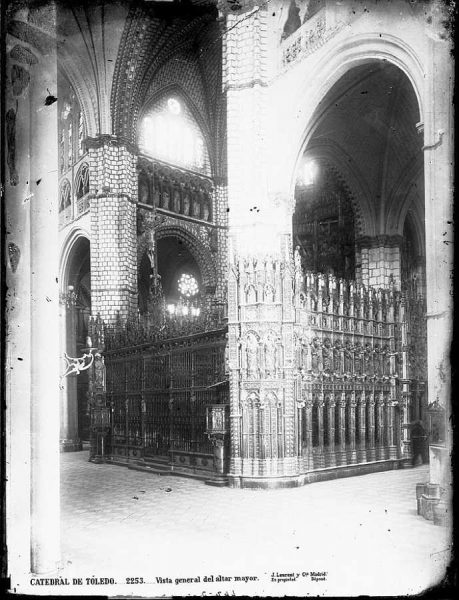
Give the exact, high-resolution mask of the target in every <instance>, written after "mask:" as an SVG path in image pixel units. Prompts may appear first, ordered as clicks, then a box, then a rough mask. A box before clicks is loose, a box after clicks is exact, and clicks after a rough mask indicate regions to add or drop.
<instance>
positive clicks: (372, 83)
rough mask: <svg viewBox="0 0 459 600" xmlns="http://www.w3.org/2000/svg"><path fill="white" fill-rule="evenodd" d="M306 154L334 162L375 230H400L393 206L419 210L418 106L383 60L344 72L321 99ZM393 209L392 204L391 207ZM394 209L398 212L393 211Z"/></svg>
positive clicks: (405, 83) (405, 80)
mask: <svg viewBox="0 0 459 600" xmlns="http://www.w3.org/2000/svg"><path fill="white" fill-rule="evenodd" d="M316 117H317V121H316V123H317V124H316V127H315V130H314V133H313V135H312V137H311V139H310V141H309V144H308V146H307V150H306V153H307V155H308V156H309V157H313V156H315V155H317V156H325V157H326V158H328V159H329V160H330V162H334V163H335V164H336V166H338V168H339V170H340V171H341V174H342V175H343V176H344V178H345V179H347V182H348V184H349V185H350V187H351V188H353V192H354V194H355V195H356V196H359V197H360V201H361V203H362V205H364V204H367V205H368V210H367V213H368V212H370V213H371V214H367V215H366V219H367V221H368V220H372V223H371V227H369V226H368V223H367V229H372V232H373V233H374V234H382V233H392V232H394V233H395V232H400V229H401V228H403V223H398V222H397V216H396V215H397V207H400V206H401V205H402V204H404V203H407V202H408V203H410V204H411V203H413V202H414V203H417V204H418V205H419V206H417V207H416V210H417V211H418V213H419V216H420V218H422V216H421V213H422V211H423V204H422V203H423V196H424V193H423V152H422V145H423V136H422V135H421V134H420V133H418V129H417V127H416V126H417V124H418V122H419V108H418V103H417V99H416V95H415V93H414V90H413V87H412V85H411V83H410V81H409V80H408V78H407V77H406V75H405V74H404V73H403V72H402V71H401V70H400V69H398V68H397V67H395V66H394V65H392V64H389V63H385V62H378V63H376V62H375V63H370V64H365V65H362V66H359V67H356V68H354V69H351V70H350V71H348V72H347V73H346V74H345V75H344V76H343V77H342V78H341V79H340V80H339V81H338V83H337V84H336V85H335V86H334V87H333V88H332V89H331V90H330V92H329V93H328V94H327V95H326V96H325V98H324V99H323V101H322V102H321V104H320V106H319V109H318V111H317V114H316ZM394 208H395V209H396V210H395V212H394ZM398 212H399V211H398Z"/></svg>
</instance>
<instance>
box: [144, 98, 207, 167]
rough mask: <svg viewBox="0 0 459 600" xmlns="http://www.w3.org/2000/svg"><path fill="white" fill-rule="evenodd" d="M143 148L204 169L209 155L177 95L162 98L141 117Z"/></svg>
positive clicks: (162, 157) (179, 164) (198, 130)
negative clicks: (175, 96)
mask: <svg viewBox="0 0 459 600" xmlns="http://www.w3.org/2000/svg"><path fill="white" fill-rule="evenodd" d="M139 146H140V148H141V150H142V151H143V152H145V153H146V154H149V155H151V156H154V157H155V158H159V159H160V160H164V161H165V162H169V163H172V164H175V165H178V166H183V167H187V168H189V169H193V170H198V171H206V170H207V163H208V158H207V155H206V148H205V144H204V139H203V136H202V133H201V131H200V129H199V127H198V126H197V124H196V123H195V121H194V119H193V118H192V116H191V114H190V112H189V111H188V109H187V107H186V106H185V105H184V104H183V103H182V102H181V101H180V100H178V99H177V98H174V97H169V98H167V99H165V100H163V101H162V102H161V103H160V104H159V105H157V106H156V107H155V108H154V109H153V110H151V111H149V112H148V113H147V114H146V115H145V116H144V118H143V119H142V121H141V126H140V135H139Z"/></svg>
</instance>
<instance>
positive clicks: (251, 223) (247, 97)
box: [220, 0, 301, 487]
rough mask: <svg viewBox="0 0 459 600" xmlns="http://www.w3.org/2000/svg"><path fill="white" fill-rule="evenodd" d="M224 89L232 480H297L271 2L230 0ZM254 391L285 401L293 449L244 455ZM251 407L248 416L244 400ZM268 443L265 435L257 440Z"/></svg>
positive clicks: (286, 223) (286, 224) (286, 220)
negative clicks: (277, 188)
mask: <svg viewBox="0 0 459 600" xmlns="http://www.w3.org/2000/svg"><path fill="white" fill-rule="evenodd" d="M220 8H221V11H222V12H223V13H224V14H223V15H222V16H223V20H225V21H226V31H227V33H226V35H225V36H224V38H223V89H224V91H225V93H226V99H227V121H228V126H227V131H228V139H227V147H228V209H229V212H228V219H229V223H228V225H229V246H230V247H229V263H230V275H229V278H228V329H229V331H228V344H229V356H230V365H229V368H230V406H231V411H230V419H231V424H232V425H231V457H230V472H229V481H230V485H233V486H244V485H251V486H253V485H256V486H258V487H261V486H269V487H273V486H277V485H279V486H280V485H286V484H287V482H289V483H288V484H289V485H291V484H292V482H294V483H293V484H294V485H296V484H297V483H298V475H299V474H300V472H299V466H300V462H301V461H300V457H299V454H298V431H297V421H296V418H295V413H296V398H295V395H296V394H295V386H294V374H293V367H294V356H293V322H294V310H293V294H292V289H293V257H292V245H291V237H290V233H291V202H290V201H289V196H288V194H283V195H280V196H279V195H277V194H276V193H275V192H274V191H273V190H270V189H268V184H267V180H268V176H267V175H268V166H267V165H268V162H267V158H266V153H267V143H266V136H267V135H268V130H269V127H268V123H267V118H266V111H267V108H268V96H269V90H268V87H269V82H268V78H267V71H266V62H267V20H268V13H269V10H268V7H267V6H260V5H256V3H255V2H253V1H252V0H242V1H241V2H240V5H239V6H238V7H237V8H236V7H233V8H234V9H235V10H231V9H230V8H229V5H228V4H227V3H221V5H220ZM251 397H258V398H259V401H260V402H261V403H264V404H265V405H266V406H273V405H276V406H278V405H280V406H281V412H282V424H283V427H282V432H281V433H279V434H278V437H282V447H283V449H284V456H282V457H281V456H272V457H268V456H266V457H265V456H261V455H260V453H259V446H260V444H254V449H255V450H254V451H255V456H253V457H252V458H251V459H250V460H248V459H246V458H244V457H241V456H240V451H239V443H240V436H241V428H242V429H244V427H245V426H246V424H245V422H244V419H250V418H252V417H253V414H252V412H251V411H253V410H254V409H253V408H252V404H251V403H250V402H248V399H249V398H251ZM241 405H242V406H244V407H246V408H244V410H243V411H242V414H241V412H240V406H241ZM258 441H259V440H258Z"/></svg>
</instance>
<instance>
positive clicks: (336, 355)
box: [333, 340, 342, 375]
mask: <svg viewBox="0 0 459 600" xmlns="http://www.w3.org/2000/svg"><path fill="white" fill-rule="evenodd" d="M333 362H334V365H333V366H334V370H335V373H336V374H338V375H340V374H341V368H342V365H341V342H340V341H339V340H337V341H336V342H335V349H334V351H333Z"/></svg>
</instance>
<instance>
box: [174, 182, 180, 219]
mask: <svg viewBox="0 0 459 600" xmlns="http://www.w3.org/2000/svg"><path fill="white" fill-rule="evenodd" d="M173 207H174V211H175V212H176V213H179V212H180V192H179V191H178V189H177V188H175V189H174V204H173Z"/></svg>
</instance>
